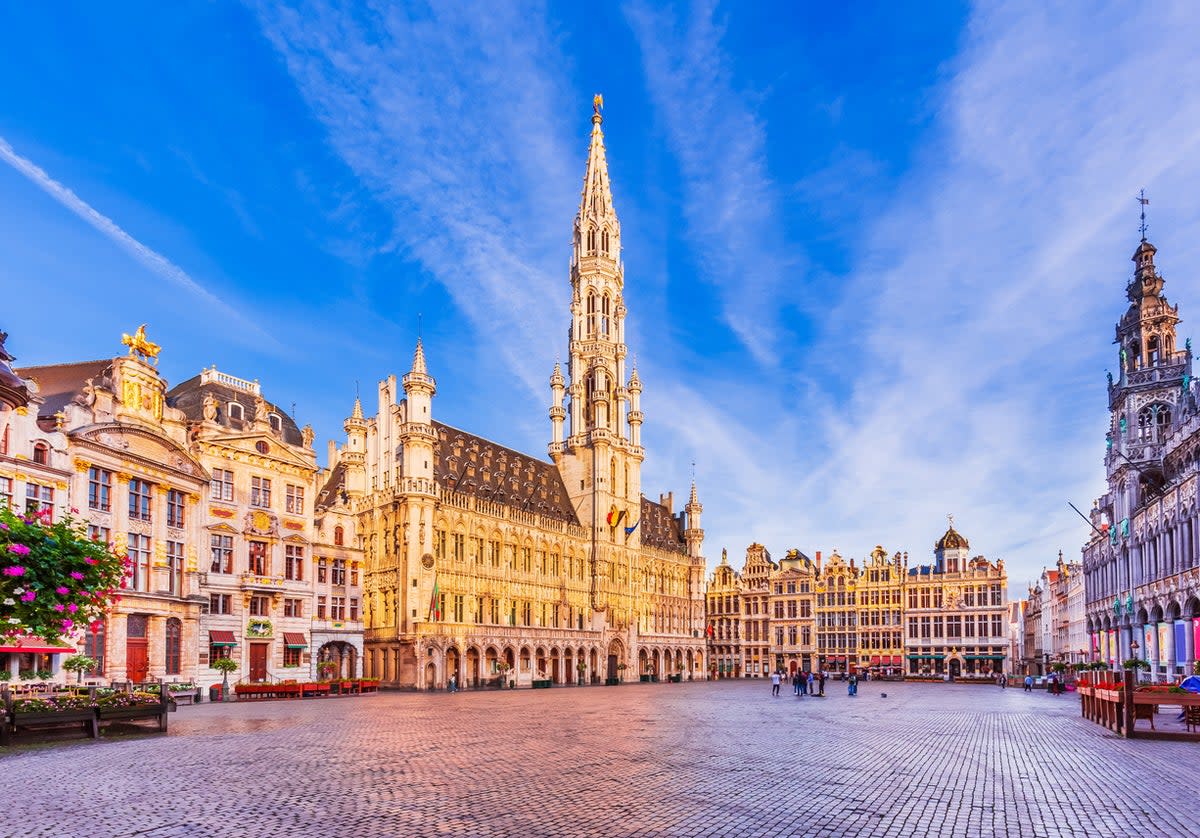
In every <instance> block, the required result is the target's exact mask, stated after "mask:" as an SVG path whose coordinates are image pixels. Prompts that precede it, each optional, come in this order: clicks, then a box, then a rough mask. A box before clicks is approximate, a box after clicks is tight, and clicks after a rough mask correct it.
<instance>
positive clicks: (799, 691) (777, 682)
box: [771, 669, 858, 698]
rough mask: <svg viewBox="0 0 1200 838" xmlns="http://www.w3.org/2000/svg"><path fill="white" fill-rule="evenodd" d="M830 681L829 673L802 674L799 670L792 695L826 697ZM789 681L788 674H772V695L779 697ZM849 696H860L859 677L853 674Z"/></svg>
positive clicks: (850, 680) (794, 673) (780, 670)
mask: <svg viewBox="0 0 1200 838" xmlns="http://www.w3.org/2000/svg"><path fill="white" fill-rule="evenodd" d="M828 679H829V673H827V672H822V671H818V672H802V671H800V670H799V669H797V670H796V671H795V672H793V673H792V694H793V695H796V696H805V695H815V696H818V697H822V698H823V697H824V696H825V682H826V681H827V680H828ZM785 680H787V673H785V672H784V671H783V670H782V669H777V670H775V671H774V672H772V673H771V695H773V696H777V695H779V689H780V687H781V686H782V684H783V682H784V681H785ZM847 681H848V685H849V692H848V695H858V676H857V675H853V674H851V675H850V676H849V677H848V679H847Z"/></svg>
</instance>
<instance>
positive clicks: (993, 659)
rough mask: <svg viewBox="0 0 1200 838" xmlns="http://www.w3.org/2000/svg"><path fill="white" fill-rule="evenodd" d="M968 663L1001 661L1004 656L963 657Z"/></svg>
mask: <svg viewBox="0 0 1200 838" xmlns="http://www.w3.org/2000/svg"><path fill="white" fill-rule="evenodd" d="M964 657H966V659H967V660H969V661H1002V660H1004V655H965V656H964Z"/></svg>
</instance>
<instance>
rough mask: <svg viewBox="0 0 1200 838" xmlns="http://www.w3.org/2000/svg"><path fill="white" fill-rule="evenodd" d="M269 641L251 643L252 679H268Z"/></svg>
mask: <svg viewBox="0 0 1200 838" xmlns="http://www.w3.org/2000/svg"><path fill="white" fill-rule="evenodd" d="M269 645H270V644H268V643H251V644H250V680H251V681H265V680H267V648H268V647H269Z"/></svg>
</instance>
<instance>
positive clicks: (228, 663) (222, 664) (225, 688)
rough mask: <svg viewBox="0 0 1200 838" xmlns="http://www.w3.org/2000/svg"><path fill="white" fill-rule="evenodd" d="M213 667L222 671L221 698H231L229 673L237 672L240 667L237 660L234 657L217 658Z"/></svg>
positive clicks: (224, 699)
mask: <svg viewBox="0 0 1200 838" xmlns="http://www.w3.org/2000/svg"><path fill="white" fill-rule="evenodd" d="M212 668H213V669H215V670H217V671H218V672H220V673H222V675H223V677H222V678H221V700H222V701H228V700H229V673H230V672H236V671H237V668H238V664H237V661H235V660H234V659H233V658H217V659H216V660H215V661H213V662H212Z"/></svg>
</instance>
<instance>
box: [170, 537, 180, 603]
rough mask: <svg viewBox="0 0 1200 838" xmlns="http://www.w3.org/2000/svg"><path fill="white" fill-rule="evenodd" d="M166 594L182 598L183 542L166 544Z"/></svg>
mask: <svg viewBox="0 0 1200 838" xmlns="http://www.w3.org/2000/svg"><path fill="white" fill-rule="evenodd" d="M167 593H170V594H173V595H174V596H183V542H182V541H168V542H167Z"/></svg>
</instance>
